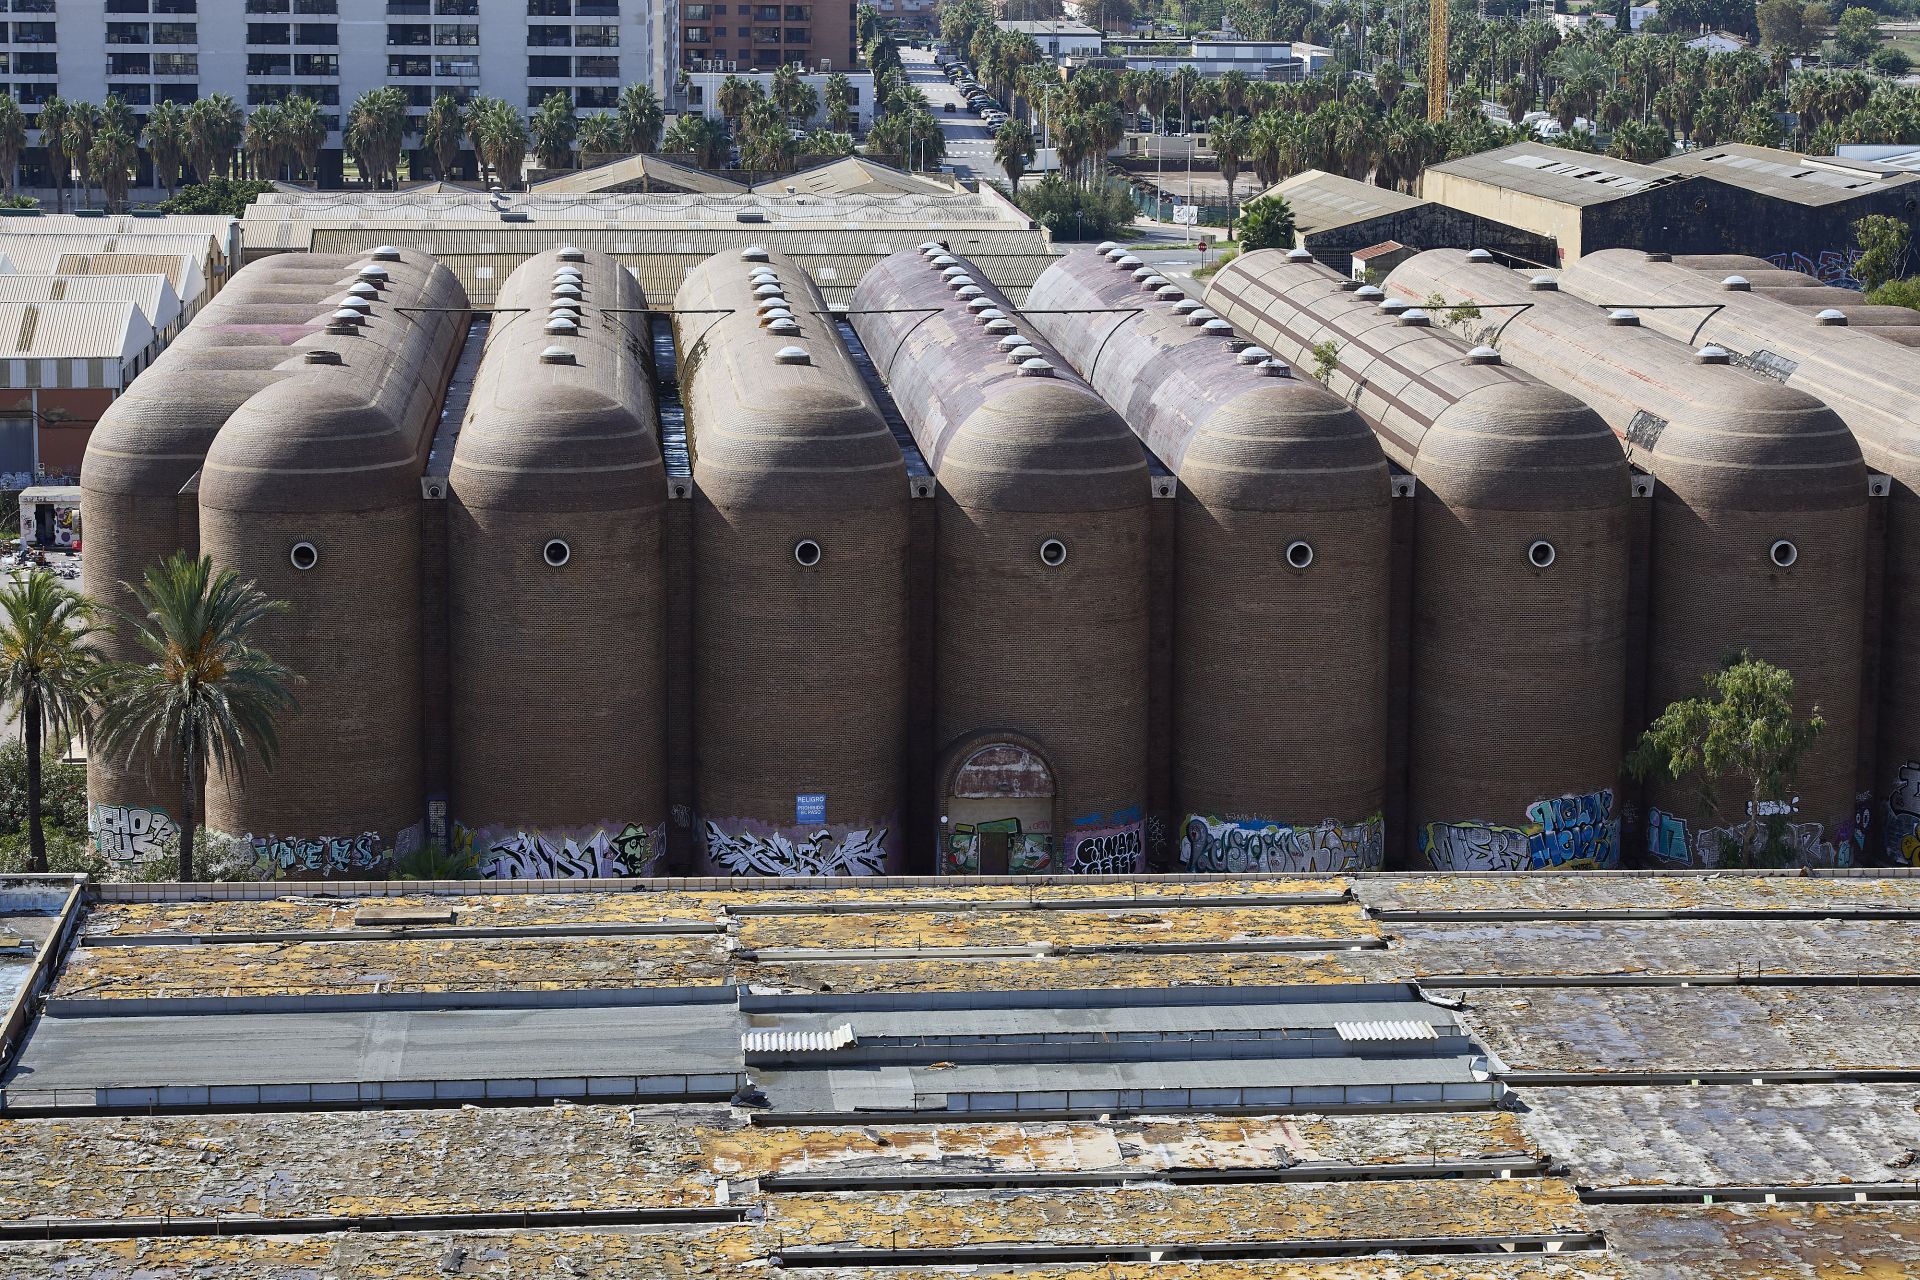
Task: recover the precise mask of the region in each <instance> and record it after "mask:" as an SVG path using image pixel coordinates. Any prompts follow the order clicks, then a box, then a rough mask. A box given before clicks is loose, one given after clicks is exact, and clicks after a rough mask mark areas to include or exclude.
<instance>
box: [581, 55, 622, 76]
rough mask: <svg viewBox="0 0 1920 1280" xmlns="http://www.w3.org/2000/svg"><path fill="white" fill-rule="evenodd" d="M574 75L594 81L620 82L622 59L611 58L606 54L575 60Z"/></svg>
mask: <svg viewBox="0 0 1920 1280" xmlns="http://www.w3.org/2000/svg"><path fill="white" fill-rule="evenodd" d="M573 74H574V75H575V76H578V77H581V78H591V79H594V80H618V79H619V78H620V59H618V58H609V57H608V56H607V55H605V54H596V55H595V56H593V57H591V58H575V59H574V60H573Z"/></svg>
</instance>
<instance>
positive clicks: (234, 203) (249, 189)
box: [160, 178, 273, 218]
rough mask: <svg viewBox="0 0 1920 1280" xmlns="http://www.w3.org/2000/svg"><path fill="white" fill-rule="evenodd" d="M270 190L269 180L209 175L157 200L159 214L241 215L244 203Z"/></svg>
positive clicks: (271, 186) (271, 185) (245, 210)
mask: <svg viewBox="0 0 1920 1280" xmlns="http://www.w3.org/2000/svg"><path fill="white" fill-rule="evenodd" d="M271 190H273V184H272V183H271V182H244V181H234V180H232V179H229V178H213V179H210V180H209V181H206V182H192V183H188V184H187V185H186V186H184V187H181V188H180V189H179V190H178V191H176V192H174V193H173V194H172V195H170V196H168V197H167V198H166V199H165V200H162V201H161V202H160V212H162V213H222V214H225V215H226V216H227V217H229V218H244V217H245V216H246V214H247V206H248V205H250V204H252V203H253V202H254V201H255V200H256V199H258V198H259V197H261V196H263V195H265V194H266V193H267V192H269V191H271Z"/></svg>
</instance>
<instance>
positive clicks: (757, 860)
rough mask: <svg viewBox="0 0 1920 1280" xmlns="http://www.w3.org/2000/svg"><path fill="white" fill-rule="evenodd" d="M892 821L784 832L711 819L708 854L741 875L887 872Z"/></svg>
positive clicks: (748, 821) (756, 824)
mask: <svg viewBox="0 0 1920 1280" xmlns="http://www.w3.org/2000/svg"><path fill="white" fill-rule="evenodd" d="M893 825H894V824H892V823H887V824H885V825H880V824H870V825H867V826H861V827H851V826H839V825H835V826H824V827H814V828H796V829H790V830H781V829H779V828H777V827H770V826H767V825H766V824H765V823H760V822H754V821H752V820H751V819H740V818H729V819H726V820H724V822H717V821H714V820H713V819H707V820H706V846H707V858H708V859H709V861H711V862H712V864H713V865H714V866H716V867H718V868H720V869H721V870H723V871H725V872H726V873H727V874H729V875H736V876H877V875H883V874H885V872H886V869H887V833H888V832H889V831H890V830H891V829H892V827H893Z"/></svg>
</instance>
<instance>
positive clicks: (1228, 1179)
mask: <svg viewBox="0 0 1920 1280" xmlns="http://www.w3.org/2000/svg"><path fill="white" fill-rule="evenodd" d="M1546 1172H1547V1162H1546V1161H1545V1160H1544V1159H1542V1158H1540V1157H1538V1156H1523V1157H1518V1158H1515V1159H1511V1160H1502V1159H1498V1158H1495V1157H1486V1158H1482V1159H1477V1160H1442V1161H1436V1162H1434V1163H1432V1164H1410V1163H1409V1164H1295V1165H1288V1166H1286V1167H1284V1168H1252V1169H1156V1170H1153V1171H1152V1172H1151V1173H1143V1172H1142V1171H1140V1170H1137V1169H1134V1170H1115V1171H1114V1172H1112V1173H943V1174H887V1175H863V1174H859V1173H819V1174H811V1173H787V1174H771V1175H767V1176H763V1177H762V1178H760V1179H759V1185H760V1190H762V1191H768V1192H781V1191H912V1190H927V1191H961V1190H995V1189H999V1188H1019V1187H1110V1186H1115V1187H1117V1186H1125V1185H1127V1184H1129V1183H1141V1182H1155V1183H1161V1182H1171V1183H1182V1184H1189V1185H1208V1184H1214V1183H1249V1182H1399V1181H1405V1180H1407V1179H1418V1178H1428V1179H1431V1178H1499V1179H1505V1178H1511V1177H1532V1176H1537V1175H1540V1174H1544V1173H1546ZM1917 1194H1920V1193H1917Z"/></svg>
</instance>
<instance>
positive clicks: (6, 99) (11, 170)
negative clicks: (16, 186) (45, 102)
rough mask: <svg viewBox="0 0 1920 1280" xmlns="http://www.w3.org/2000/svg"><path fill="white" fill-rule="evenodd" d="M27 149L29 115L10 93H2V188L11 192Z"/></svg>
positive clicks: (0, 166) (0, 164)
mask: <svg viewBox="0 0 1920 1280" xmlns="http://www.w3.org/2000/svg"><path fill="white" fill-rule="evenodd" d="M26 149H27V113H26V112H24V111H22V110H21V109H20V104H19V102H17V101H15V99H14V97H13V95H12V94H10V93H0V187H3V188H4V189H5V190H7V191H9V192H11V191H12V190H13V181H14V178H15V177H16V176H18V174H19V172H20V155H21V153H22V152H24V151H25V150H26Z"/></svg>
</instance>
